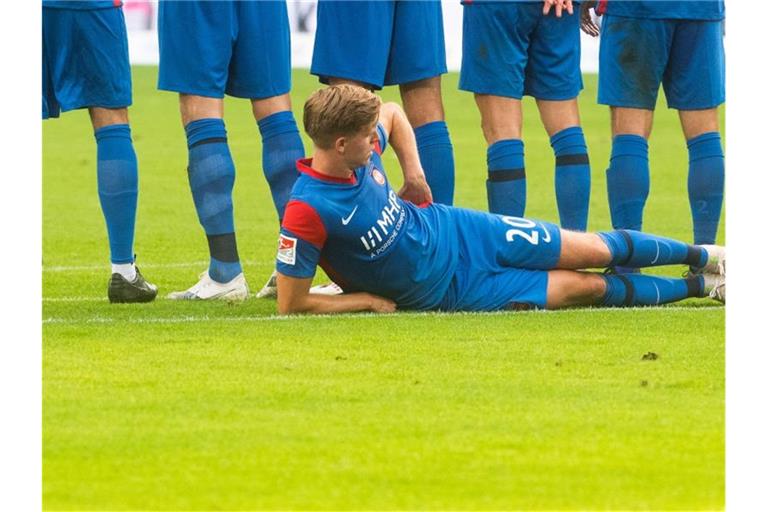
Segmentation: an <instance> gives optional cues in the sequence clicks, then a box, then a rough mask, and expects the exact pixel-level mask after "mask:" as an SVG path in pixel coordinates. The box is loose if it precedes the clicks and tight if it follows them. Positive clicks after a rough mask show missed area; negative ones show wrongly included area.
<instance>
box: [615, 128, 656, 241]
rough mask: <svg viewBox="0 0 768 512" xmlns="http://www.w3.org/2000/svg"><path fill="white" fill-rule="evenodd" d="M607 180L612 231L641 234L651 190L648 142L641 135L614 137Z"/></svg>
mask: <svg viewBox="0 0 768 512" xmlns="http://www.w3.org/2000/svg"><path fill="white" fill-rule="evenodd" d="M606 180H607V183H608V206H609V208H610V210H611V224H612V225H613V229H634V230H636V231H640V230H641V229H642V228H643V208H644V207H645V201H646V199H648V191H649V189H650V177H649V169H648V141H647V140H645V139H644V138H643V137H640V136H639V135H617V136H616V137H614V139H613V147H612V149H611V164H610V166H609V167H608V170H607V171H606Z"/></svg>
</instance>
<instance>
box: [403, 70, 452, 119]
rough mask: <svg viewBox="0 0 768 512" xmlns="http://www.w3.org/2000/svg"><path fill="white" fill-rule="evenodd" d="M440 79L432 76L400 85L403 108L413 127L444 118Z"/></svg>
mask: <svg viewBox="0 0 768 512" xmlns="http://www.w3.org/2000/svg"><path fill="white" fill-rule="evenodd" d="M440 81H441V80H440V77H439V76H434V77H432V78H426V79H424V80H417V81H416V82H409V83H407V84H402V85H400V97H401V98H402V100H403V110H405V115H406V116H408V121H409V122H410V123H411V125H412V126H413V127H414V128H417V127H419V126H421V125H424V124H427V123H431V122H433V121H444V120H445V112H444V110H443V98H442V92H441V86H440Z"/></svg>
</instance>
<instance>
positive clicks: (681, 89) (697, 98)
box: [597, 15, 725, 110]
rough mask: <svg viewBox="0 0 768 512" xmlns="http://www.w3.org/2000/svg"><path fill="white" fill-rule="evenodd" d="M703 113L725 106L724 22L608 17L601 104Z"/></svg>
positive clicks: (603, 38) (602, 48) (604, 29)
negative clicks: (661, 103)
mask: <svg viewBox="0 0 768 512" xmlns="http://www.w3.org/2000/svg"><path fill="white" fill-rule="evenodd" d="M660 84H663V85H664V93H665V95H666V97H667V105H668V106H669V107H670V108H674V109H677V110H704V109H709V108H714V107H717V106H718V105H720V104H721V103H723V102H724V101H725V51H724V49H723V22H722V21H698V20H659V19H639V18H625V17H621V16H610V15H605V16H603V23H602V29H601V34H600V74H599V76H598V89H597V91H598V92H597V102H598V103H601V104H603V105H611V106H614V107H627V108H642V109H647V110H653V109H654V108H655V107H656V99H657V97H658V94H659V85H660Z"/></svg>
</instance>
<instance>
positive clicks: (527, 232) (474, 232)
mask: <svg viewBox="0 0 768 512" xmlns="http://www.w3.org/2000/svg"><path fill="white" fill-rule="evenodd" d="M451 214H452V215H453V216H454V219H455V225H456V226H457V230H458V237H459V240H460V244H461V245H460V247H461V250H462V251H463V253H466V254H467V255H468V256H467V257H468V258H469V260H470V261H471V262H472V264H473V265H476V266H478V267H480V268H488V269H500V268H510V267H512V268H525V269H529V270H549V269H553V268H555V266H556V264H557V262H558V260H559V259H560V252H561V241H560V228H559V227H558V226H556V225H555V224H551V223H549V222H543V221H537V220H533V219H526V218H522V217H511V216H505V215H496V214H492V213H487V212H479V211H475V210H468V209H463V208H455V209H453V210H452V212H451Z"/></svg>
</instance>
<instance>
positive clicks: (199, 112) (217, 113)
mask: <svg viewBox="0 0 768 512" xmlns="http://www.w3.org/2000/svg"><path fill="white" fill-rule="evenodd" d="M179 110H181V122H182V124H183V125H184V126H187V125H188V124H189V123H191V122H192V121H197V120H199V119H222V118H223V117H224V100H223V99H221V98H208V97H206V96H195V95H193V94H180V95H179Z"/></svg>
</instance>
